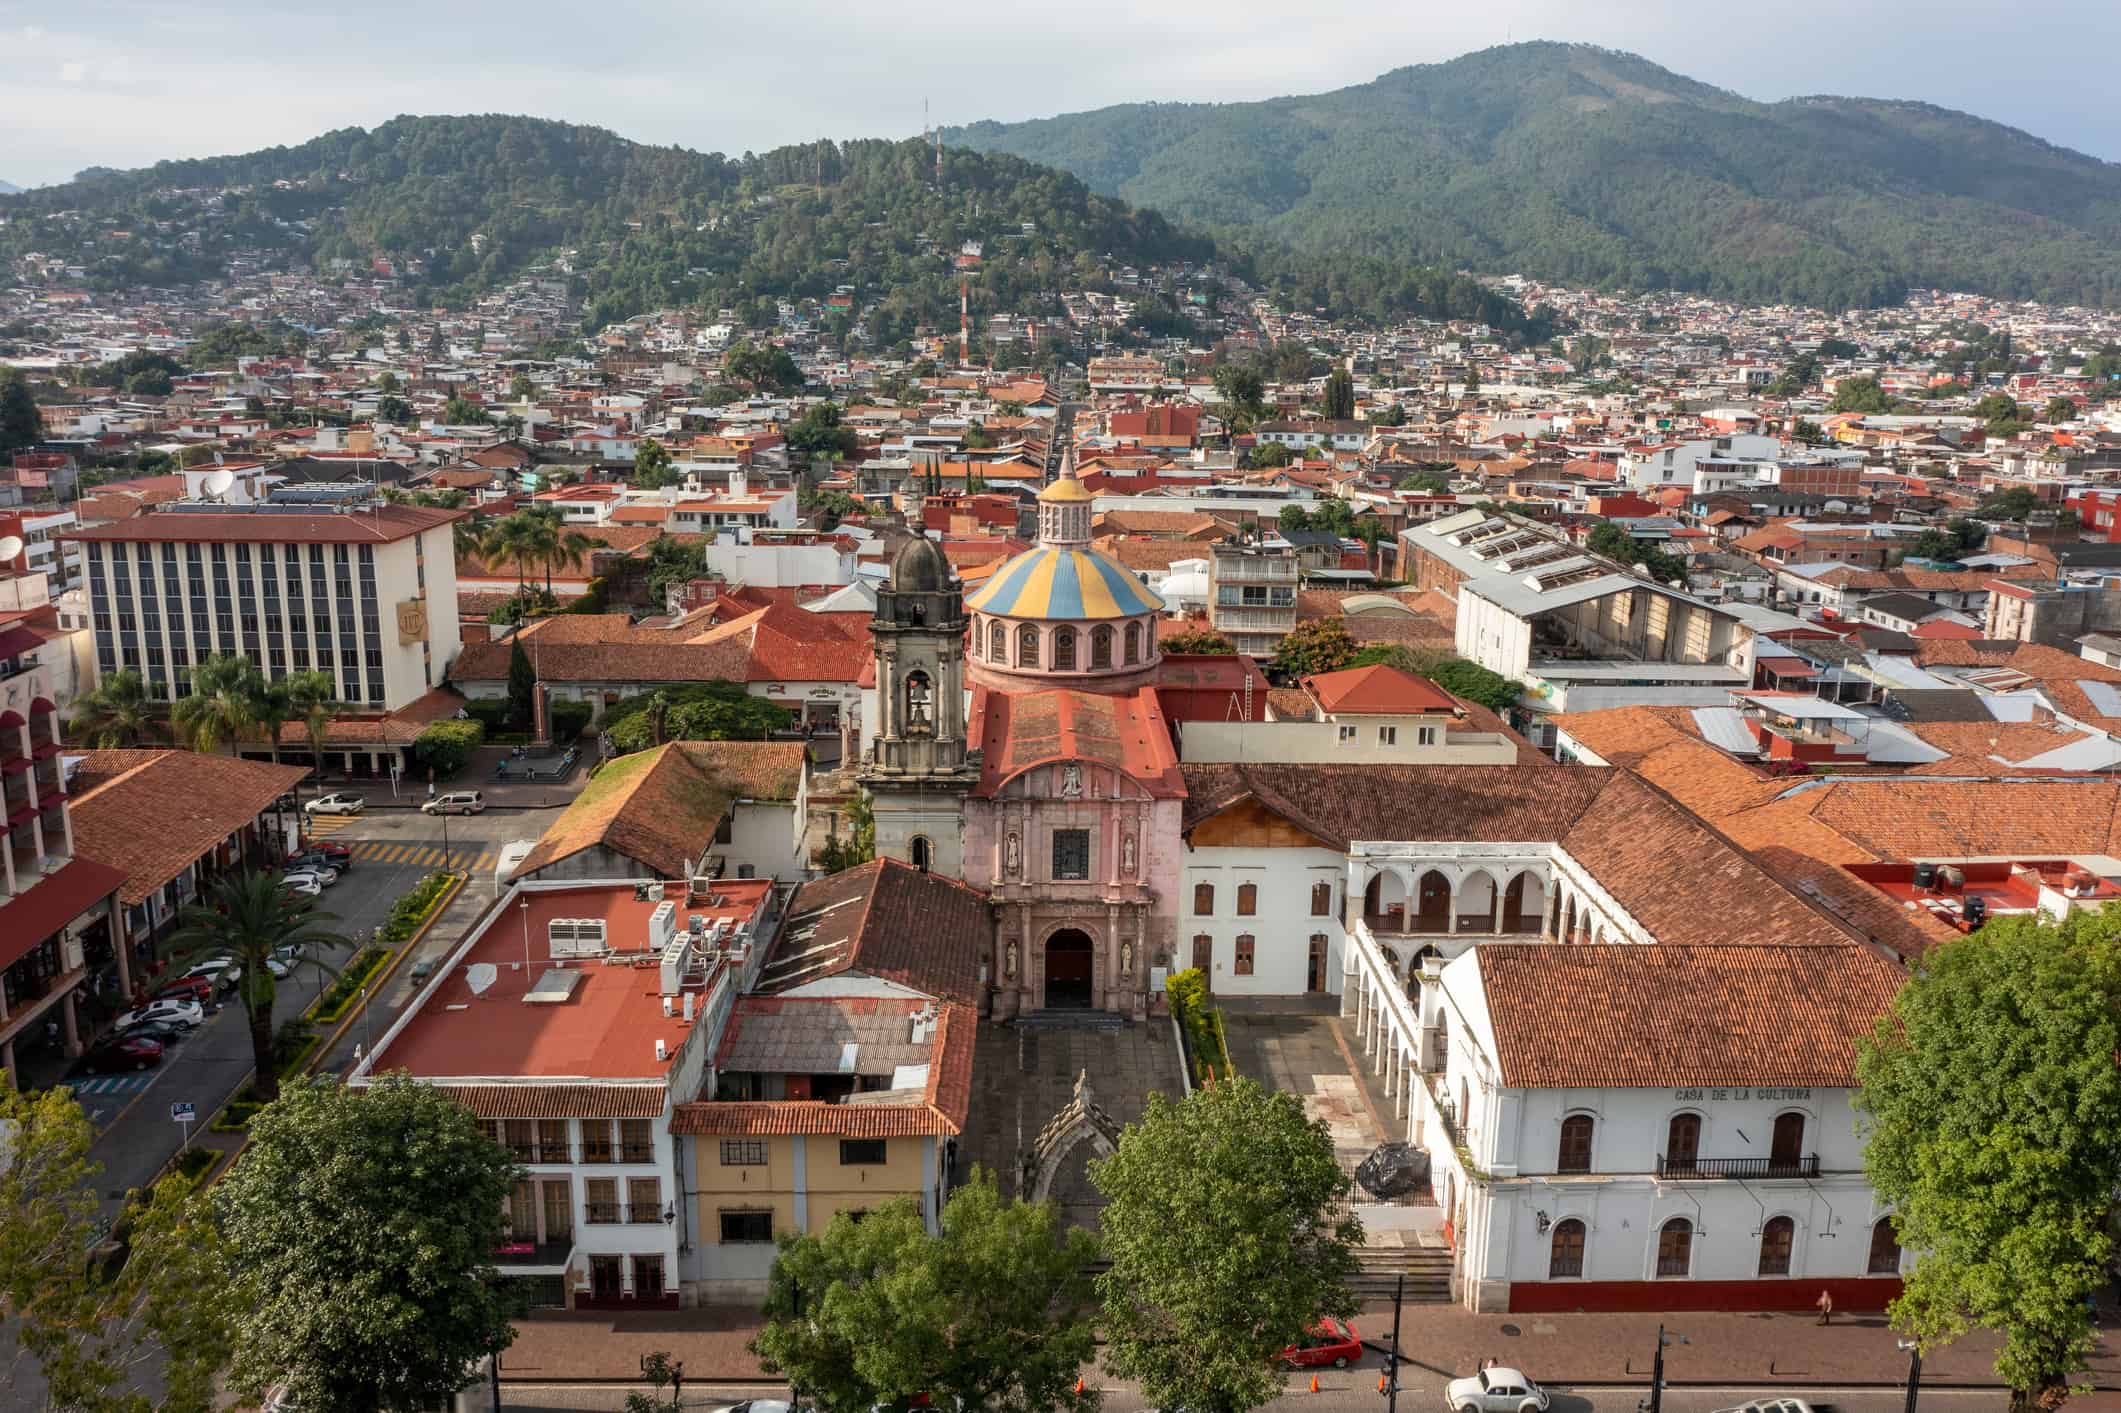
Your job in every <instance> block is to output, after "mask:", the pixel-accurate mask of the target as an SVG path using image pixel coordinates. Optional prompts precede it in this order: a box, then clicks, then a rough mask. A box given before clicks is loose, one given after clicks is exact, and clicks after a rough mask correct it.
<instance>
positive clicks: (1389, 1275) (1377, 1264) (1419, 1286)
mask: <svg viewBox="0 0 2121 1413" xmlns="http://www.w3.org/2000/svg"><path fill="white" fill-rule="evenodd" d="M1451 1255H1452V1253H1451V1251H1450V1249H1449V1248H1448V1247H1433V1246H1411V1247H1404V1248H1392V1247H1378V1246H1370V1247H1365V1248H1363V1249H1362V1250H1361V1251H1359V1252H1357V1253H1356V1256H1355V1263H1356V1270H1355V1278H1354V1279H1353V1280H1351V1281H1350V1282H1349V1283H1348V1284H1349V1285H1350V1286H1351V1287H1352V1288H1353V1289H1354V1291H1355V1293H1356V1294H1357V1295H1359V1296H1361V1297H1362V1298H1363V1299H1365V1300H1375V1299H1385V1300H1389V1299H1391V1297H1392V1291H1393V1289H1394V1287H1395V1286H1396V1285H1397V1284H1398V1282H1399V1278H1400V1277H1401V1276H1405V1277H1406V1278H1407V1303H1408V1304H1410V1305H1414V1304H1424V1305H1447V1304H1449V1303H1450V1300H1451Z"/></svg>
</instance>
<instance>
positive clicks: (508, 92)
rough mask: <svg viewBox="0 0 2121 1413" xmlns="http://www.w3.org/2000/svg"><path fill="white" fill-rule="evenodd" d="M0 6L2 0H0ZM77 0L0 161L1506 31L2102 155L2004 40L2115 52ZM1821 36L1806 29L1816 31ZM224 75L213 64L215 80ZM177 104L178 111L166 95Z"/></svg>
mask: <svg viewBox="0 0 2121 1413" xmlns="http://www.w3.org/2000/svg"><path fill="white" fill-rule="evenodd" d="M6 8H7V0H0V11H4V10H5V9H6ZM261 9H262V6H261V5H260V4H259V0H194V3H192V4H190V5H187V6H184V7H181V8H177V7H170V6H168V5H166V4H161V3H158V0H98V3H96V4H94V5H76V6H70V7H67V10H66V13H65V18H64V19H63V20H61V19H59V18H58V12H53V16H52V19H51V24H52V25H53V26H55V27H54V28H45V27H39V26H22V27H20V28H17V29H15V30H13V31H11V32H8V31H0V132H4V133H6V134H8V136H9V138H10V139H12V140H11V141H10V142H9V144H8V146H9V148H10V149H12V150H10V151H8V152H6V153H4V154H0V169H6V168H14V170H0V176H5V177H7V178H9V179H10V180H13V181H17V182H53V181H63V180H65V179H66V178H67V177H68V176H70V175H71V174H72V173H73V172H74V171H75V170H77V169H78V168H80V167H82V166H86V165H91V164H96V165H106V166H118V167H130V166H140V165H145V164H147V163H151V162H155V161H160V160H163V159H165V158H174V157H200V156H210V155H213V154H216V153H229V152H245V151H250V150H252V149H255V148H259V147H263V146H267V145H270V144H274V143H288V144H292V143H299V142H303V141H306V140H307V139H309V138H312V137H315V136H317V135H318V134H319V133H322V132H325V131H327V130H329V129H332V128H335V127H342V126H346V125H348V124H357V125H360V126H364V127H367V126H373V125H374V124H376V123H379V122H382V121H384V120H386V119H388V118H390V117H393V116H395V115H397V114H400V113H435V112H521V113H530V114H533V115H537V116H543V117H552V118H562V119H566V120H569V121H573V122H583V123H592V124H596V125H598V126H601V127H607V128H610V129H612V130H613V131H615V132H618V133H620V134H622V135H624V136H626V137H631V138H635V139H637V140H640V141H643V142H654V143H674V144H682V145H684V146H687V147H693V148H698V149H701V150H704V151H721V152H728V153H738V152H743V151H746V150H750V151H764V150H766V149H768V148H771V147H774V146H778V145H780V144H782V143H788V142H798V141H807V140H810V139H813V138H817V137H820V136H829V137H841V138H848V137H900V136H908V135H911V134H912V133H914V132H916V131H918V130H919V128H920V126H921V123H922V113H923V104H924V100H925V101H926V105H927V111H928V112H929V113H930V114H931V115H932V117H933V119H934V121H936V122H940V123H947V124H957V123H967V122H972V121H975V120H977V119H980V118H999V119H1003V120H1018V119H1023V118H1030V117H1039V116H1044V115H1047V114H1052V113H1057V112H1068V111H1077V110H1081V109H1085V108H1095V107H1101V106H1104V105H1106V104H1112V103H1123V102H1133V101H1142V100H1163V101H1189V102H1232V101H1241V100H1245V99H1254V98H1266V97H1272V96H1276V95H1279V94H1286V93H1306V92H1316V91H1320V90H1324V89H1330V88H1335V87H1340V86H1342V85H1346V84H1355V83H1363V82H1366V81H1367V80H1369V79H1371V78H1374V77H1376V76H1377V75H1378V74H1379V73H1382V72H1384V71H1385V70H1388V69H1392V68H1397V67H1400V66H1404V65H1409V64H1422V63H1434V62H1438V61H1441V60H1445V59H1449V58H1451V57H1453V56H1454V55H1457V54H1461V53H1464V52H1466V51H1468V50H1473V49H1479V48H1484V47H1486V46H1489V45H1493V44H1501V43H1504V42H1506V41H1510V40H1519V41H1522V40H1527V39H1538V38H1551V39H1569V40H1581V41H1585V42H1589V43H1596V44H1603V45H1607V46H1610V47H1613V48H1617V49H1629V50H1633V51H1635V52H1637V53H1640V54H1642V55H1644V57H1646V58H1648V59H1651V60H1653V61H1654V62H1657V63H1660V64H1663V65H1665V66H1667V67H1669V68H1672V69H1674V70H1676V71H1678V72H1679V73H1682V74H1684V75H1686V76H1688V77H1691V78H1697V79H1700V80H1702V81H1703V82H1706V83H1711V84H1715V85H1717V86H1719V87H1722V88H1728V89H1732V90H1735V91H1737V92H1739V93H1743V94H1745V95H1747V96H1749V97H1754V98H1762V99H1776V98H1782V97H1786V96H1789V95H1793V94H1802V93H1821V92H1837V93H1850V94H1863V95H1868V96H1876V97H1891V98H1919V99H1925V100H1927V101H1930V102H1935V103H1939V104H1942V105H1944V106H1947V107H1954V108H1962V109H1966V110H1968V111H1971V112H1977V113H1980V114H1982V115H1983V116H1986V117H1991V118H1994V119H1997V120H1998V121H2001V122H2006V123H2010V124H2012V125H2014V126H2019V127H2024V128H2026V129H2028V130H2030V131H2033V132H2035V133H2037V134H2038V135H2039V136H2041V137H2044V138H2046V139H2048V140H2050V141H2053V142H2058V143H2062V144H2064V145H2067V146H2071V147H2076V148H2079V149H2081V150H2084V151H2088V152H2093V153H2096V154H2099V155H2101V156H2107V157H2121V110H2115V109H2113V108H2112V106H2111V105H2110V104H2108V103H2107V102H2106V100H2105V98H2104V95H2103V93H2102V92H2101V91H2099V90H2098V88H2097V86H2096V85H2082V84H2077V85H2071V84H2056V83H2054V82H2053V81H2052V80H2053V74H2054V68H2053V65H2054V62H2055V60H2054V55H2053V52H2052V50H2051V49H2050V48H2045V47H2043V46H2040V45H2031V44H2025V43H2023V42H2022V37H2023V35H2024V34H2025V33H2028V32H2039V31H2040V27H2041V25H2042V23H2043V21H2042V20H2041V18H2040V14H2039V13H2037V12H2041V11H2053V12H2054V13H2053V14H2052V15H2051V16H2050V17H2049V21H2048V23H2051V25H2059V26H2063V27H2065V28H2066V29H2067V31H2068V33H2069V34H2070V36H2071V39H2070V43H2071V48H2072V50H2073V52H2077V53H2100V52H2110V51H2112V50H2113V49H2114V48H2116V47H2117V46H2121V5H2113V4H2106V5H2088V4H2085V3H2083V2H2082V0H2076V3H2068V0H2021V3H2019V4H2018V5H2016V6H2011V7H2001V8H1999V7H1995V6H1989V5H1981V4H1976V3H1975V2H1974V0H1865V3H1864V4H1862V5H1858V6H1853V7H1852V6H1849V5H1848V4H1847V3H1846V0H1785V4H1784V7H1783V10H1782V11H1779V12H1778V17H1777V22H1776V23H1775V24H1773V25H1769V26H1761V27H1755V28H1754V29H1752V30H1750V31H1748V33H1747V36H1746V41H1745V43H1744V44H1742V45H1734V44H1733V43H1731V35H1730V30H1729V19H1728V14H1727V12H1726V10H1725V9H1724V7H1719V6H1711V5H1704V4H1701V3H1700V0H1604V3H1602V4H1599V5H1596V6H1586V5H1583V4H1582V3H1581V0H1486V3H1483V4H1481V5H1476V6H1463V5H1449V4H1446V3H1444V0H1411V2H1410V3H1402V4H1397V5H1390V6H1381V5H1378V4H1376V3H1375V0H1307V3H1306V4H1305V5H1303V6H1301V7H1299V8H1298V9H1297V10H1295V11H1292V10H1291V9H1290V8H1289V7H1288V6H1287V5H1285V4H1282V3H1278V0H1165V3H1163V4H1160V5H1155V6H1146V7H1145V6H1142V5H1140V4H1139V3H1138V0H1071V3H1069V4H1066V5H1042V6H1030V7H1021V8H1012V7H1009V6H998V5H995V4H993V3H992V0H978V3H975V0H924V2H923V3H922V4H919V5H914V6H878V5H869V4H862V3H859V0H776V3H774V4H771V5H764V6H760V5H740V3H739V0H604V3H602V4H600V5H599V6H597V7H596V8H595V10H594V13H593V18H588V17H585V13H584V11H583V10H582V8H581V7H580V6H578V5H575V4H572V3H562V0H513V3H512V5H511V8H510V10H509V12H508V19H507V20H506V22H505V23H495V19H494V14H493V12H492V10H491V9H490V8H489V7H486V6H480V5H469V6H437V5H433V4H432V3H430V2H429V0H368V3H366V4H364V6H362V7H361V11H360V22H359V23H357V24H353V23H349V22H348V20H347V15H348V11H347V10H346V8H345V5H344V3H343V0H274V4H273V6H272V10H271V12H270V13H271V20H272V22H271V23H270V24H261V23H258V19H259V11H260V10H261ZM1821 34H1833V35H1834V36H1836V42H1835V43H1833V44H1831V45H1821V44H1820V43H1818V40H1817V37H1818V36H1819V35H1821ZM239 75H240V77H241V82H240V83H238V82H235V81H233V80H234V79H235V78H236V77H237V76H239ZM179 97H181V101H176V100H177V99H178V98H179Z"/></svg>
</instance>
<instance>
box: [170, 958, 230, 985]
mask: <svg viewBox="0 0 2121 1413" xmlns="http://www.w3.org/2000/svg"><path fill="white" fill-rule="evenodd" d="M192 977H197V978H199V979H200V980H201V981H207V982H211V983H212V984H213V985H215V986H218V987H220V988H221V989H222V990H223V991H233V990H235V989H236V983H237V982H239V981H241V980H242V979H243V968H242V967H240V966H238V965H236V959H235V958H234V957H209V958H207V959H206V960H205V961H203V962H200V963H198V964H197V965H196V966H193V967H192V968H190V969H189V970H187V971H186V972H185V973H184V975H183V976H182V977H180V978H178V979H179V980H180V981H181V980H189V979H190V978H192Z"/></svg>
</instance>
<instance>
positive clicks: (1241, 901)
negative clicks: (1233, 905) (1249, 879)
mask: <svg viewBox="0 0 2121 1413" xmlns="http://www.w3.org/2000/svg"><path fill="white" fill-rule="evenodd" d="M1258 912H1259V885H1258V884H1257V883H1240V884H1238V885H1237V915H1238V916H1239V917H1252V916H1253V915H1255V914H1256V913H1258Z"/></svg>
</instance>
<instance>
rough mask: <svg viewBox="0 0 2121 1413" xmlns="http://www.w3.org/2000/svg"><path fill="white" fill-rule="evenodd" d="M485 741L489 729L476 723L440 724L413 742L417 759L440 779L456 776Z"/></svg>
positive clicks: (436, 724)
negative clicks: (441, 777)
mask: <svg viewBox="0 0 2121 1413" xmlns="http://www.w3.org/2000/svg"><path fill="white" fill-rule="evenodd" d="M485 739H486V728H485V727H484V726H481V725H480V724H479V723H478V722H476V721H454V720H452V721H437V722H434V723H432V724H431V725H429V726H428V727H427V728H426V729H425V730H424V731H422V732H421V733H420V734H419V735H418V736H415V737H414V738H413V742H412V754H413V759H415V760H417V761H419V762H420V764H422V765H424V766H426V767H428V768H429V769H431V770H432V771H434V773H435V774H436V775H438V776H446V775H454V774H456V773H457V772H458V771H459V770H462V769H463V768H464V765H465V762H467V761H469V760H470V759H471V753H472V752H473V751H475V750H477V749H478V748H479V745H480V743H481V742H483V741H484V740H485Z"/></svg>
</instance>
